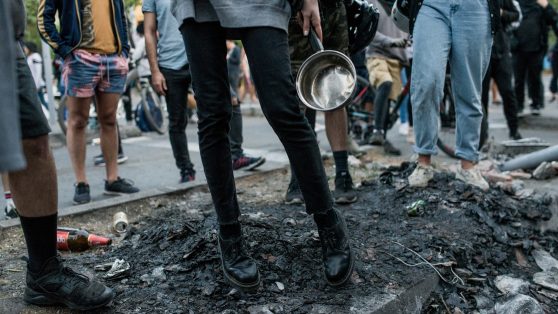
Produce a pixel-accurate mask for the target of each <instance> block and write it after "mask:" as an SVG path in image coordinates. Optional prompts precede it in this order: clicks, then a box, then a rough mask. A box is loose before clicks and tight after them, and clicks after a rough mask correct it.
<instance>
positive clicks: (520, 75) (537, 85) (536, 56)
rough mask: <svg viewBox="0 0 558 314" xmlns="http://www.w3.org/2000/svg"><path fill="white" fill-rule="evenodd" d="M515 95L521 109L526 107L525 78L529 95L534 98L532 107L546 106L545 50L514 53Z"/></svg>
mask: <svg viewBox="0 0 558 314" xmlns="http://www.w3.org/2000/svg"><path fill="white" fill-rule="evenodd" d="M514 58H515V60H514V63H515V64H514V68H515V69H514V70H515V96H516V97H517V108H518V110H519V111H521V110H523V108H524V107H525V80H526V79H527V87H528V90H529V96H530V97H531V99H532V100H533V103H532V104H531V107H532V108H539V109H540V108H542V107H544V96H543V93H544V89H543V83H542V71H543V59H544V51H543V52H541V51H535V52H524V51H518V52H515V53H514Z"/></svg>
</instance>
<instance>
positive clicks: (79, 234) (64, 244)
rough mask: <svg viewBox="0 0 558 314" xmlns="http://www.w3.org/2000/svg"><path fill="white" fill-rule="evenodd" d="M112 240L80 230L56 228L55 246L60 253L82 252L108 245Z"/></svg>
mask: <svg viewBox="0 0 558 314" xmlns="http://www.w3.org/2000/svg"><path fill="white" fill-rule="evenodd" d="M111 243H112V240H111V239H109V238H105V237H101V236H98V235H94V234H90V233H89V232H87V231H85V230H82V229H74V228H64V227H58V230H57V231H56V246H57V248H58V249H59V250H60V251H72V252H82V251H85V250H87V249H90V248H92V247H94V246H101V245H110V244H111Z"/></svg>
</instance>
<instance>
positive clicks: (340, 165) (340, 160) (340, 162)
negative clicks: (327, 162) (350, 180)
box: [333, 150, 349, 175]
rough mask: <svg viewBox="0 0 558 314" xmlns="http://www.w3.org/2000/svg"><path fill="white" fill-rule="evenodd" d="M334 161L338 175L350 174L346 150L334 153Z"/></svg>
mask: <svg viewBox="0 0 558 314" xmlns="http://www.w3.org/2000/svg"><path fill="white" fill-rule="evenodd" d="M333 159H334V160H335V174H336V175H339V174H340V173H342V172H349V162H348V160H349V154H348V153H347V151H346V150H342V151H339V152H333Z"/></svg>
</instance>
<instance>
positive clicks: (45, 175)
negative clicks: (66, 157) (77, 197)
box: [10, 135, 58, 217]
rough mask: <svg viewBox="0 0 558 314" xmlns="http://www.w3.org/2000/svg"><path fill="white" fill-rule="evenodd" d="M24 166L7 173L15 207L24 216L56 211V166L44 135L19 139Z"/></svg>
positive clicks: (41, 214) (41, 215) (49, 213)
mask: <svg viewBox="0 0 558 314" xmlns="http://www.w3.org/2000/svg"><path fill="white" fill-rule="evenodd" d="M23 152H24V154H25V158H26V159H27V168H25V170H22V171H17V172H12V173H10V184H11V188H12V193H13V198H14V202H15V203H16V206H17V211H18V213H19V214H20V215H21V216H24V217H44V216H50V215H54V214H56V213H57V212H58V184H57V181H56V166H55V164H54V158H53V157H52V153H51V152H50V147H49V145H48V135H43V136H40V137H37V138H32V139H24V140H23Z"/></svg>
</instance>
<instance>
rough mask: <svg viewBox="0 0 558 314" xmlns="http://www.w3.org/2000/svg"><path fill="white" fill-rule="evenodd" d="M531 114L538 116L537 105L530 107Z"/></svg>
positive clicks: (539, 110) (539, 113)
mask: <svg viewBox="0 0 558 314" xmlns="http://www.w3.org/2000/svg"><path fill="white" fill-rule="evenodd" d="M531 114H532V115H534V116H540V115H541V109H540V108H539V107H531Z"/></svg>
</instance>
